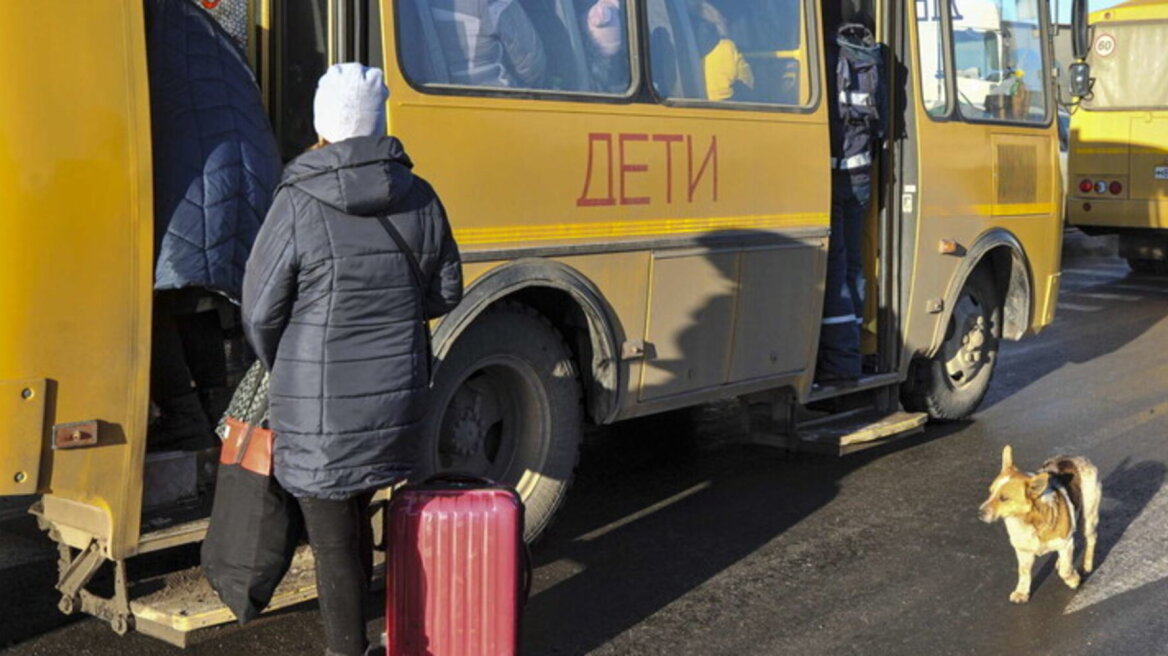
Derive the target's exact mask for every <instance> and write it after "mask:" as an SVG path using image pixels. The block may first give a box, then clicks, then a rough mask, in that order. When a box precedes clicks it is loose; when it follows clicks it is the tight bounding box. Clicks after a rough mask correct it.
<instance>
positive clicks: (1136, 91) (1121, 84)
mask: <svg viewBox="0 0 1168 656" xmlns="http://www.w3.org/2000/svg"><path fill="white" fill-rule="evenodd" d="M1164 52H1168V21H1156V22H1142V23H1102V24H1099V25H1096V26H1095V43H1094V45H1093V46H1092V48H1091V53H1090V55H1089V56H1088V59H1087V60H1088V62H1090V64H1091V72H1092V77H1093V78H1095V85H1094V87H1093V88H1092V93H1091V95H1090V96H1089V97H1088V98H1086V99H1085V100H1084V101H1083V105H1084V107H1086V108H1087V109H1157V108H1168V59H1165V58H1164V57H1160V56H1156V55H1158V54H1160V53H1164Z"/></svg>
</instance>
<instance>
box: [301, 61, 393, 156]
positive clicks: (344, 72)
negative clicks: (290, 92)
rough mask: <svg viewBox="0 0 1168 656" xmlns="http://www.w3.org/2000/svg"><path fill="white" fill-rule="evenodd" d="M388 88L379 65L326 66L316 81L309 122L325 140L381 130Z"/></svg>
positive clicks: (380, 133)
mask: <svg viewBox="0 0 1168 656" xmlns="http://www.w3.org/2000/svg"><path fill="white" fill-rule="evenodd" d="M388 99H389V89H388V88H386V86H385V77H384V75H383V73H382V72H381V69H380V68H371V67H368V66H365V65H364V64H358V63H346V64H335V65H333V66H330V67H329V69H328V71H326V72H325V74H324V75H322V76H321V78H320V82H318V83H317V85H316V99H315V101H314V102H313V106H312V113H313V125H314V126H315V127H316V133H317V134H318V135H320V137H321V138H322V139H325V140H327V141H328V142H329V143H337V142H338V141H344V140H345V139H352V138H353V137H372V136H376V135H383V134H385V101H386V100H388Z"/></svg>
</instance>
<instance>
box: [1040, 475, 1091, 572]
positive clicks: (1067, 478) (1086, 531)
mask: <svg viewBox="0 0 1168 656" xmlns="http://www.w3.org/2000/svg"><path fill="white" fill-rule="evenodd" d="M1042 471H1044V472H1048V473H1050V475H1051V476H1052V477H1053V478H1056V479H1057V480H1058V481H1059V482H1060V483H1061V484H1062V485H1063V487H1064V488H1065V489H1066V490H1067V494H1068V495H1069V496H1070V498H1071V503H1074V504H1075V509H1076V510H1077V512H1078V515H1079V526H1081V527H1082V530H1083V537H1084V538H1086V541H1087V549H1086V552H1085V553H1084V557H1083V568H1084V569H1085V570H1087V571H1088V572H1090V571H1091V570H1092V569H1093V567H1094V560H1095V535H1096V531H1097V529H1098V527H1099V504H1100V502H1101V501H1102V500H1103V484H1102V483H1101V482H1100V481H1099V470H1098V469H1096V468H1095V465H1093V464H1091V461H1090V460H1087V459H1086V458H1083V457H1078V456H1058V457H1055V458H1051V459H1050V460H1047V461H1046V462H1044V463H1043V464H1042Z"/></svg>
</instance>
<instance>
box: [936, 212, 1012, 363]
mask: <svg viewBox="0 0 1168 656" xmlns="http://www.w3.org/2000/svg"><path fill="white" fill-rule="evenodd" d="M979 267H986V268H988V269H989V270H990V272H991V273H992V274H993V276H994V281H995V283H996V285H997V289H998V294H999V297H1000V298H1001V299H1002V337H1003V338H1005V339H1009V340H1014V341H1017V340H1019V339H1021V338H1022V336H1023V335H1025V334H1026V332H1027V330H1029V327H1030V318H1031V316H1032V313H1033V309H1034V278H1033V274H1032V273H1031V271H1030V259H1029V258H1028V257H1027V255H1026V249H1025V248H1023V247H1022V243H1021V242H1020V241H1019V240H1018V238H1017V237H1015V236H1014V234H1013V233H1011V232H1010V231H1008V230H1006V229H1004V228H994V229H992V230H989V231H987V232H985V233H983V234H982V235H981V236H979V237H978V238H977V239H976V240H975V241H974V244H973V246H972V247H970V248H969V250H968V251H967V252H966V255H965V257H964V259H962V261H961V264H960V265H959V266H958V267H957V271H955V272H954V274H953V277H952V278H951V279H950V282H949V287H948V288H947V290H946V292H945V304H944V308H945V309H944V311H943V312H942V314H941V316H940V317H939V318H938V321H937V324H936V327H935V328H934V330H933V339H932V343H931V344H930V345H929V349H928V350H927V351H926V352H924V353H922V355H924V356H925V357H927V358H931V357H933V356H934V355H936V354H937V350H938V349H940V348H941V343H942V342H943V341H944V339H945V328H946V327H947V326H948V325H949V319H950V318H951V317H952V315H953V307H954V306H955V305H956V304H957V299H958V296H959V295H960V294H961V290H962V288H964V287H965V283H966V281H967V280H969V277H970V276H971V275H973V272H974V271H976V270H977V269H978V268H979Z"/></svg>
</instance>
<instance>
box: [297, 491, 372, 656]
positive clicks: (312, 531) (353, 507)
mask: <svg viewBox="0 0 1168 656" xmlns="http://www.w3.org/2000/svg"><path fill="white" fill-rule="evenodd" d="M372 499H373V494H372V493H369V494H360V495H357V496H355V497H352V498H350V499H346V500H343V501H334V500H328V499H311V498H303V499H297V501H298V502H299V503H300V510H301V512H303V513H304V525H305V527H306V528H307V529H308V543H309V544H310V545H312V553H313V555H314V556H315V557H316V590H317V594H318V595H319V598H320V615H321V619H322V620H323V621H324V636H325V643H326V646H327V648H328V652H326V653H327V654H330V655H334V654H335V655H336V656H362V655H363V654H364V653H365V649H366V647H368V642H367V641H366V639H365V614H366V605H367V603H368V600H369V580H370V578H371V577H372V575H373V527H372V526H371V525H370V517H369V503H370V501H372Z"/></svg>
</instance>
